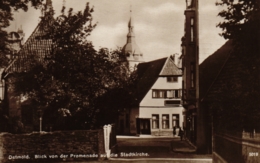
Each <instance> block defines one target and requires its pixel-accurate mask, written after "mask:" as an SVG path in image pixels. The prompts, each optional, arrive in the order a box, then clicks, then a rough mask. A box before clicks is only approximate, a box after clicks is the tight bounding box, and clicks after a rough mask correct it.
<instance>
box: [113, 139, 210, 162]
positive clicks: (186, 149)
mask: <svg viewBox="0 0 260 163" xmlns="http://www.w3.org/2000/svg"><path fill="white" fill-rule="evenodd" d="M117 144H118V146H117V151H116V152H115V153H117V154H118V155H117V157H111V158H110V161H112V162H117V161H120V160H121V162H122V161H127V162H158V161H160V162H192V163H193V162H194V163H195V162H200V163H201V162H208V163H209V162H212V159H211V155H197V154H195V150H194V149H193V147H192V146H190V145H189V144H188V143H187V142H186V141H181V140H180V139H179V138H176V137H175V138H172V137H127V136H126V137H124V136H118V137H117ZM176 151H179V152H176ZM127 154H129V156H127ZM139 155H140V156H139Z"/></svg>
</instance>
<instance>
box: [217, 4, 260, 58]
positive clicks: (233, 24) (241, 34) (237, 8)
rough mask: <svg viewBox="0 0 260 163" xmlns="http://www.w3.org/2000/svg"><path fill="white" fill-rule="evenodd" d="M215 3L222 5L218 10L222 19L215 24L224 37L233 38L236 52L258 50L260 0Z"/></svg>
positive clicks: (254, 51) (253, 51)
mask: <svg viewBox="0 0 260 163" xmlns="http://www.w3.org/2000/svg"><path fill="white" fill-rule="evenodd" d="M216 5H219V6H224V7H225V10H222V11H221V12H219V14H218V15H219V16H220V17H222V18H223V19H224V21H223V22H220V23H219V24H218V25H217V26H218V27H220V28H222V30H223V32H222V33H221V34H220V35H221V36H223V37H224V38H225V39H233V40H234V43H235V46H236V48H237V49H238V50H237V52H241V53H243V54H244V53H245V52H247V53H248V52H249V53H256V52H259V45H260V44H259V42H260V40H259V39H260V30H259V28H258V27H259V25H260V1H259V0H221V2H217V3H216Z"/></svg>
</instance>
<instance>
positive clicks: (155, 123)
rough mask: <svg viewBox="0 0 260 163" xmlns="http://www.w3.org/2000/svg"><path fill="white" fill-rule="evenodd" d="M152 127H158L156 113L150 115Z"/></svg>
mask: <svg viewBox="0 0 260 163" xmlns="http://www.w3.org/2000/svg"><path fill="white" fill-rule="evenodd" d="M152 128H153V129H158V128H159V115H158V114H153V115H152Z"/></svg>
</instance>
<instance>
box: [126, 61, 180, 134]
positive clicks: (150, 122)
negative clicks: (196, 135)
mask: <svg viewBox="0 0 260 163" xmlns="http://www.w3.org/2000/svg"><path fill="white" fill-rule="evenodd" d="M137 76H138V77H137V78H138V83H137V91H136V99H137V103H136V106H135V107H133V108H131V110H130V113H129V121H130V122H129V123H130V125H129V126H130V133H131V134H137V135H144V134H148V135H172V134H173V128H174V127H176V128H177V127H183V114H182V112H183V107H182V104H181V96H182V94H181V92H182V91H181V90H182V71H181V69H179V68H178V67H177V66H176V65H175V63H174V58H172V57H167V58H162V59H158V60H154V61H150V62H145V63H139V65H138V66H137Z"/></svg>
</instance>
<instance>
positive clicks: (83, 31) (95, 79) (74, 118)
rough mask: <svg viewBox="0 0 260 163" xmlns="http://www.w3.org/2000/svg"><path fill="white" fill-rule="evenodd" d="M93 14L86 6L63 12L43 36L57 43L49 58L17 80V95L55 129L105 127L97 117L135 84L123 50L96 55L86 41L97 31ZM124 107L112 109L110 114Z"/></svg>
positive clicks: (20, 75)
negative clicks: (117, 91) (93, 21)
mask: <svg viewBox="0 0 260 163" xmlns="http://www.w3.org/2000/svg"><path fill="white" fill-rule="evenodd" d="M92 12H93V8H91V7H89V4H88V3H87V5H86V7H85V10H84V11H83V12H81V11H79V12H77V13H75V12H74V11H73V9H69V11H68V13H67V14H66V13H65V8H63V9H62V13H61V15H60V16H58V17H57V18H56V19H55V20H54V21H53V22H52V23H51V28H50V27H49V28H48V29H47V33H46V36H45V38H48V39H51V40H53V49H52V53H51V55H50V56H48V57H47V58H46V61H45V62H37V61H34V62H33V64H32V65H31V68H30V70H29V71H27V72H24V73H20V74H18V77H17V79H16V81H17V82H16V91H17V92H22V93H23V94H25V95H27V96H28V99H29V100H31V102H32V103H33V104H34V105H35V106H36V108H38V109H40V110H42V111H44V115H43V120H44V124H45V125H51V126H53V127H54V129H89V128H96V127H98V122H101V121H98V118H100V119H102V117H100V116H98V115H101V114H103V113H102V112H103V111H105V109H107V107H104V106H110V103H111V101H110V100H108V99H111V96H110V95H112V96H113V97H115V96H117V97H118V95H120V96H125V94H126V95H129V93H128V91H121V93H120V94H113V93H111V92H114V91H115V90H126V89H125V88H126V87H127V86H128V85H130V83H131V82H132V81H133V80H129V79H130V77H131V76H130V75H129V73H130V72H129V69H128V64H127V62H126V58H125V57H123V55H122V52H121V50H120V49H118V50H114V51H109V50H108V49H106V48H102V49H100V50H99V51H96V50H95V49H94V47H93V45H92V43H91V42H90V41H88V36H89V35H90V34H91V32H92V30H93V29H94V28H95V26H96V24H92ZM43 19H44V18H43ZM113 100H114V101H113V102H118V101H116V99H115V98H114V99H113ZM100 103H102V105H100ZM119 103H120V102H119ZM123 105H124V104H123ZM123 107H124V106H120V107H113V106H111V108H110V110H111V113H112V112H113V110H117V111H118V109H120V108H123ZM110 118H112V117H110ZM114 120H115V119H112V121H114ZM110 121H111V119H110ZM99 124H100V123H99ZM100 125H102V124H100Z"/></svg>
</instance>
